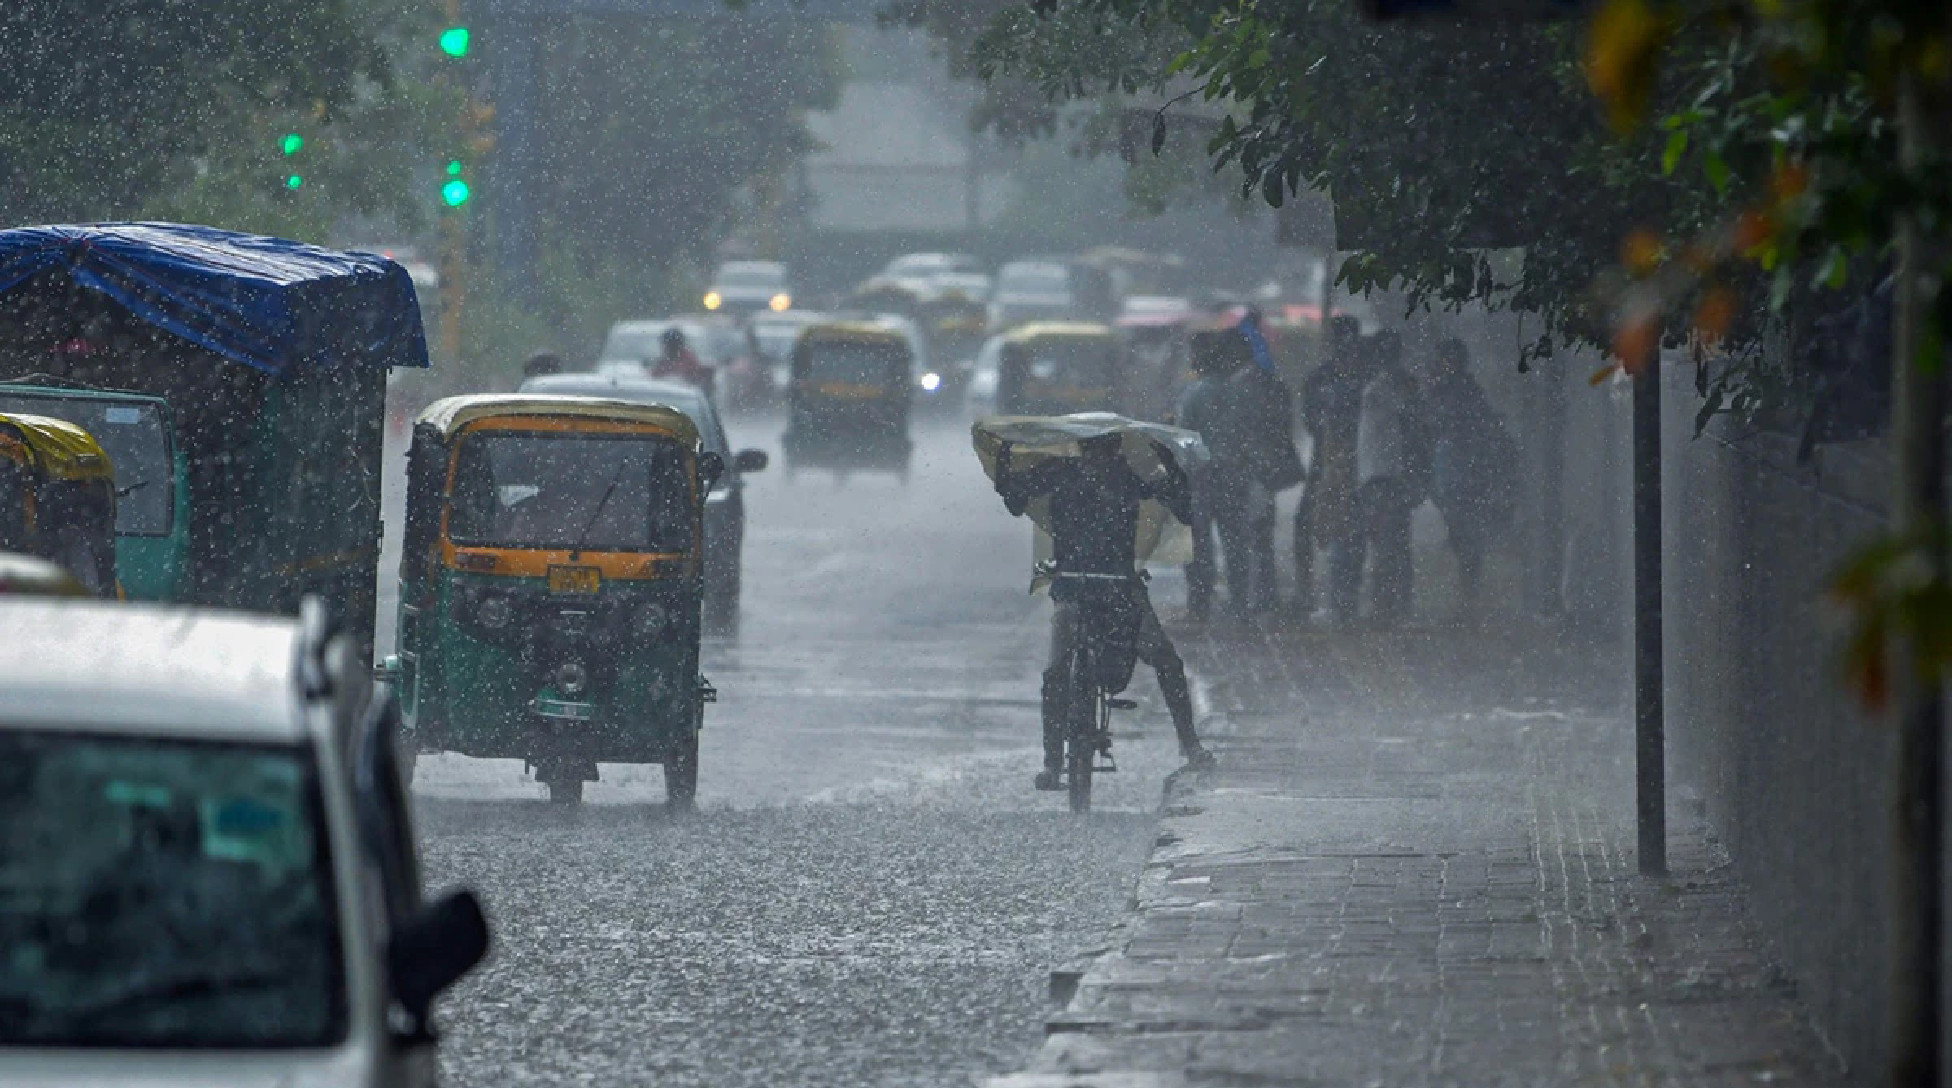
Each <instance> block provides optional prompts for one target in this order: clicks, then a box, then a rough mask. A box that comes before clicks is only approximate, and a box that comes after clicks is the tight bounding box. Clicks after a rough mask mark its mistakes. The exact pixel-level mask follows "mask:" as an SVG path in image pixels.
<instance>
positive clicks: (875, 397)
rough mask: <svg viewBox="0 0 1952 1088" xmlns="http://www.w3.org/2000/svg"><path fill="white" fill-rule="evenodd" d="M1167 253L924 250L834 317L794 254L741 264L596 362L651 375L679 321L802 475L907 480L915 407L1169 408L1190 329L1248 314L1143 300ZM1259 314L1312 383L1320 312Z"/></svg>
mask: <svg viewBox="0 0 1952 1088" xmlns="http://www.w3.org/2000/svg"><path fill="white" fill-rule="evenodd" d="M1161 263H1164V262H1163V261H1162V259H1160V258H1156V257H1153V256H1150V255H1146V254H1140V253H1134V252H1132V251H1125V250H1099V251H1093V252H1091V253H1087V254H1084V255H1081V256H1078V257H1072V258H1039V259H1031V260H1019V261H1011V262H1008V263H1006V264H1004V265H1002V266H1001V267H1000V268H999V269H998V270H997V272H996V275H995V276H994V277H992V276H991V275H989V274H988V273H986V272H985V271H984V270H983V266H982V265H981V264H980V262H978V261H977V260H976V259H975V258H973V257H970V256H967V255H963V254H953V253H910V254H904V255H901V256H897V257H895V258H893V259H892V260H890V261H889V262H888V263H887V264H886V265H885V266H884V267H883V268H882V269H881V270H880V271H879V272H877V273H876V274H874V275H873V276H870V277H868V278H867V279H866V280H864V281H862V282H861V283H860V284H858V285H857V286H856V287H855V288H854V289H853V290H852V291H851V292H849V293H848V295H847V296H846V297H845V298H844V299H842V300H840V301H839V303H838V305H837V306H836V307H834V308H832V309H826V310H820V309H809V308H806V307H804V306H803V305H801V303H800V301H799V299H800V298H801V297H802V296H801V295H800V294H798V293H796V288H795V285H794V284H793V282H792V279H791V275H790V273H789V270H788V268H787V267H786V266H785V265H784V264H781V263H779V262H772V261H733V262H728V263H727V264H725V265H724V266H722V267H721V268H720V270H719V272H718V274H717V275H716V276H714V278H713V279H712V281H711V284H710V286H709V287H708V288H707V289H706V291H705V293H704V295H703V298H702V303H703V305H704V307H705V310H704V312H701V313H696V314H679V315H674V316H670V317H665V318H658V319H646V320H631V321H622V322H618V323H617V324H616V325H614V326H612V327H611V329H610V331H609V334H608V336H607V337H606V339H605V341H604V344H603V347H602V349H601V351H600V352H599V354H598V358H597V360H596V363H595V365H594V368H593V372H594V374H595V375H596V376H598V377H602V378H607V379H616V380H644V379H646V378H647V377H648V376H649V375H650V374H651V373H653V372H654V371H655V370H656V369H657V364H658V360H659V356H660V351H661V346H660V345H661V344H662V342H663V341H664V339H665V338H666V337H667V336H668V335H670V334H671V333H672V332H673V331H674V330H675V331H676V332H677V333H678V334H681V335H682V336H683V338H684V341H685V343H686V344H687V345H688V347H689V349H690V350H691V351H693V352H695V353H696V355H697V356H698V357H699V359H700V361H701V362H702V363H703V364H704V365H705V366H706V367H708V368H709V369H710V371H711V373H712V379H711V382H710V383H709V384H710V388H711V395H712V396H713V397H714V398H715V399H716V400H717V401H718V402H719V403H721V404H723V405H724V406H725V408H726V410H727V411H728V412H731V413H739V414H747V413H753V412H758V411H762V410H764V411H775V412H780V413H783V414H784V416H785V421H786V426H785V431H784V433H783V435H782V452H783V458H784V468H785V470H786V472H787V473H788V474H789V475H794V474H797V473H798V472H800V471H801V470H806V469H816V470H831V471H833V472H834V473H836V474H840V475H845V474H847V473H850V472H856V471H887V472H893V473H895V474H897V475H898V476H901V477H903V478H906V475H907V472H908V466H909V461H910V454H911V450H912V443H911V442H910V440H909V437H908V423H909V420H910V418H911V417H914V416H955V415H959V414H962V413H964V412H974V413H975V414H978V415H989V414H994V415H1049V414H1061V413H1065V412H1081V411H1115V412H1119V413H1121V414H1124V415H1128V416H1131V417H1133V418H1138V419H1154V420H1159V419H1164V418H1166V417H1167V416H1169V415H1170V414H1171V412H1172V406H1173V404H1174V402H1175V400H1176V398H1177V396H1178V393H1179V391H1180V390H1181V389H1182V388H1183V387H1184V385H1185V384H1186V383H1187V382H1188V381H1190V380H1191V376H1192V375H1191V371H1190V361H1191V343H1192V339H1193V337H1194V336H1196V335H1198V334H1199V333H1201V332H1202V331H1203V330H1209V329H1213V328H1216V327H1220V326H1225V325H1230V324H1233V323H1236V322H1238V321H1239V320H1240V319H1241V317H1242V315H1243V313H1244V312H1245V309H1246V307H1245V306H1244V305H1243V304H1242V303H1241V302H1240V300H1237V299H1223V298H1208V299H1206V300H1204V301H1196V300H1194V299H1193V298H1190V297H1187V296H1185V295H1174V294H1149V293H1145V292H1144V291H1142V290H1141V289H1140V287H1141V285H1142V284H1143V283H1144V282H1145V278H1144V275H1143V274H1142V272H1143V271H1144V270H1146V269H1153V268H1154V266H1157V265H1159V264H1161ZM1135 269H1136V270H1139V271H1135ZM1257 314H1258V318H1259V320H1260V323H1261V327H1262V329H1263V332H1264V333H1265V335H1266V339H1267V342H1268V343H1269V345H1270V348H1271V350H1272V351H1273V352H1274V353H1275V356H1276V359H1277V362H1278V363H1280V364H1281V365H1283V366H1284V367H1285V368H1286V369H1288V370H1289V371H1290V375H1289V376H1290V377H1291V378H1292V379H1294V380H1295V381H1297V382H1298V381H1299V378H1300V375H1301V373H1302V372H1303V371H1305V370H1306V368H1307V367H1308V366H1309V365H1310V364H1311V363H1312V357H1313V352H1314V350H1315V345H1316V342H1317V340H1318V333H1319V329H1320V324H1321V316H1320V307H1319V306H1318V305H1309V304H1305V303H1303V304H1286V303H1282V302H1280V300H1279V298H1278V297H1276V298H1274V299H1272V300H1270V302H1269V304H1267V305H1265V306H1263V307H1262V308H1261V309H1259V310H1258V311H1257ZM525 388H529V387H527V386H525Z"/></svg>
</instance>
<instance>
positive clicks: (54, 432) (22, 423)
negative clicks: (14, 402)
mask: <svg viewBox="0 0 1952 1088" xmlns="http://www.w3.org/2000/svg"><path fill="white" fill-rule="evenodd" d="M0 426H5V427H10V428H12V431H11V433H9V432H6V431H0V434H6V435H7V437H9V438H15V439H17V441H18V442H19V443H20V444H21V445H22V446H24V447H25V448H26V452H27V455H28V456H29V457H30V458H31V459H32V461H33V466H34V467H35V468H36V469H38V470H40V471H41V472H43V473H46V474H47V475H48V476H49V477H50V478H52V479H56V480H106V481H109V482H110V483H113V482H114V481H115V467H114V466H113V465H112V464H110V463H109V459H108V454H107V453H106V452H104V451H103V449H102V447H101V443H99V442H96V441H95V436H94V435H91V434H89V433H88V432H87V431H84V430H82V429H81V428H80V427H77V426H75V425H74V424H72V423H69V422H68V421H67V420H65V419H54V418H51V417H49V416H35V415H27V414H26V413H20V412H7V413H0Z"/></svg>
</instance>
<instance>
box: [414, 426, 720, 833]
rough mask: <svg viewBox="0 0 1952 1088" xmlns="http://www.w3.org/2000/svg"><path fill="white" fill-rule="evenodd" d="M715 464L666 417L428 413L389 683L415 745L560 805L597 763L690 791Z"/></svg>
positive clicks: (419, 430)
mask: <svg viewBox="0 0 1952 1088" xmlns="http://www.w3.org/2000/svg"><path fill="white" fill-rule="evenodd" d="M723 471H724V464H723V459H722V458H721V457H720V456H719V455H717V454H715V453H711V452H707V451H702V450H701V449H700V446H699V438H698V430H697V428H696V427H695V426H694V425H693V423H692V421H691V420H690V419H689V418H688V417H686V416H685V415H683V414H682V413H680V412H678V411H677V410H675V409H672V408H668V407H665V406H662V405H656V404H632V403H626V402H624V401H616V400H608V399H603V398H597V397H571V396H548V395H542V394H529V395H524V394H513V395H488V396H467V397H450V398H448V399H446V400H441V401H436V402H435V403H434V404H432V405H430V406H428V408H427V409H426V410H425V411H423V412H422V413H421V414H420V416H419V418H418V419H417V420H416V421H415V423H414V428H413V435H412V443H411V446H410V447H409V450H408V453H407V518H406V522H407V524H406V535H405V539H404V541H403V543H402V548H403V552H402V556H401V560H400V623H399V653H398V655H397V656H396V657H394V658H392V659H390V660H389V661H388V662H387V664H386V666H385V669H386V671H387V672H388V673H389V674H390V678H391V679H392V680H393V681H394V682H395V684H396V685H397V687H398V690H399V694H400V700H401V705H402V709H403V710H404V711H405V713H406V720H407V724H408V729H409V732H410V734H411V737H412V740H413V742H414V743H413V745H412V747H413V748H414V750H416V751H452V752H460V753H463V754H466V755H470V756H483V757H499V758H519V759H522V760H524V761H525V762H526V763H527V765H528V766H529V768H531V769H532V770H533V771H534V773H535V777H536V779H537V781H539V782H541V783H542V784H543V785H544V786H545V787H547V789H548V791H549V798H550V800H552V801H555V802H559V803H566V804H575V803H577V802H579V801H581V800H582V794H583V783H585V782H588V781H591V780H594V779H595V778H596V777H597V764H598V763H599V762H603V763H661V764H663V765H664V780H665V788H666V794H667V797H668V802H669V804H670V805H671V806H672V807H674V808H687V807H690V806H691V805H692V804H693V803H694V800H695V798H696V795H697V789H698V731H699V729H700V727H701V726H702V725H703V723H704V706H705V704H706V703H708V702H711V701H712V699H713V697H714V692H713V690H712V688H711V685H710V684H709V683H707V682H706V680H705V678H704V677H703V676H702V675H700V673H699V661H698V652H699V620H700V616H699V613H700V603H701V601H702V599H703V581H702V579H701V575H700V571H701V567H700V559H701V540H702V531H703V522H702V519H703V514H704V503H705V495H706V494H707V492H709V491H710V490H711V487H712V485H713V483H714V482H715V481H716V480H717V479H718V477H719V476H720V474H721V473H723Z"/></svg>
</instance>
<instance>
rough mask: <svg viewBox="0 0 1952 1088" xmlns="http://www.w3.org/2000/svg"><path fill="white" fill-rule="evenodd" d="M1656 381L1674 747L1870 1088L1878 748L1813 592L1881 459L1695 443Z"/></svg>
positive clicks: (1884, 472) (1843, 543) (1879, 851)
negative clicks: (1662, 408)
mask: <svg viewBox="0 0 1952 1088" xmlns="http://www.w3.org/2000/svg"><path fill="white" fill-rule="evenodd" d="M1677 362H1679V364H1680V365H1670V366H1669V367H1668V375H1667V378H1668V381H1667V384H1666V386H1665V393H1666V398H1665V399H1666V408H1667V413H1666V415H1667V418H1666V419H1665V421H1664V423H1665V430H1664V447H1665V450H1666V473H1665V480H1664V485H1665V487H1664V489H1665V493H1666V497H1667V510H1666V518H1667V524H1666V530H1667V533H1666V541H1665V553H1666V556H1667V560H1666V562H1667V581H1666V594H1665V607H1666V635H1667V685H1668V686H1667V692H1668V696H1667V697H1668V704H1667V706H1668V714H1667V721H1668V747H1669V759H1670V765H1671V767H1672V768H1673V774H1674V777H1675V778H1676V779H1677V780H1678V781H1679V782H1681V783H1683V784H1685V785H1687V786H1689V787H1692V792H1693V793H1695V794H1696V795H1698V796H1699V798H1700V799H1701V800H1702V801H1703V802H1704V803H1705V804H1706V806H1707V810H1708V815H1709V818H1710V820H1711V821H1712V823H1713V824H1714V826H1715V827H1716V829H1717V830H1718V831H1719V833H1720V834H1721V836H1722V837H1723V840H1724V842H1725V843H1726V844H1727V846H1728V848H1729V851H1730V853H1731V854H1732V856H1733V857H1734V859H1735V864H1736V866H1737V867H1738V869H1739V871H1740V873H1741V875H1742V877H1743V878H1744V880H1745V881H1746V882H1747V884H1748V886H1749V888H1750V889H1751V892H1752V896H1753V906H1754V909H1755V912H1756V915H1757V917H1758V920H1759V922H1760V925H1761V927H1762V929H1763V931H1764V933H1765V935H1766V937H1767V939H1768V940H1769V941H1770V942H1771V944H1772V945H1773V948H1772V951H1773V952H1774V953H1775V955H1776V957H1777V958H1778V959H1779V960H1780V962H1781V963H1782V964H1783V965H1784V966H1785V968H1786V969H1787V971H1788V973H1789V975H1790V977H1791V979H1792V981H1793V982H1794V983H1795V985H1796V988H1797V990H1798V992H1799V994H1800V996H1801V997H1802V999H1803V1001H1804V1002H1805V1003H1806V1004H1807V1006H1808V1008H1809V1009H1810V1012H1811V1014H1812V1017H1813V1019H1814V1020H1815V1021H1816V1026H1817V1028H1818V1030H1819V1031H1820V1032H1821V1033H1822V1034H1823V1035H1824V1036H1825V1037H1826V1038H1827V1039H1828V1041H1829V1042H1830V1044H1831V1045H1832V1046H1833V1047H1834V1048H1835V1049H1836V1050H1837V1051H1838V1053H1839V1054H1840V1055H1841V1056H1842V1057H1843V1058H1844V1059H1845V1061H1846V1062H1847V1063H1848V1065H1849V1066H1850V1068H1851V1069H1852V1070H1853V1078H1852V1079H1853V1080H1854V1081H1858V1082H1868V1080H1869V1079H1870V1074H1872V1073H1873V1072H1874V1071H1875V1070H1876V1069H1877V1068H1878V1067H1879V1054H1880V1048H1881V1045H1882V1038H1881V1036H1882V1030H1883V1029H1882V1023H1883V1009H1884V1001H1885V994H1884V981H1883V980H1884V974H1883V968H1884V963H1885V959H1884V946H1883V941H1884V939H1885V935H1886V932H1887V930H1886V927H1885V924H1884V921H1885V917H1886V909H1887V896H1886V883H1885V872H1886V866H1887V863H1888V854H1889V835H1888V827H1887V822H1886V820H1887V816H1886V805H1885V800H1886V797H1887V790H1888V785H1889V781H1890V778H1891V775H1890V771H1889V760H1890V756H1891V753H1890V746H1889V740H1890V732H1889V730H1888V729H1887V728H1885V727H1884V726H1883V725H1882V724H1881V723H1879V722H1877V721H1875V720H1873V719H1871V718H1869V717H1867V716H1866V715H1865V714H1864V713H1862V712H1861V711H1860V710H1859V709H1858V708H1857V707H1856V705H1855V704H1854V703H1853V701H1852V700H1851V698H1850V697H1849V696H1847V695H1846V694H1845V693H1844V692H1843V690H1842V688H1841V685H1840V684H1839V668H1838V662H1839V653H1838V646H1837V637H1838V634H1839V632H1838V629H1837V628H1838V624H1837V617H1836V616H1835V615H1833V614H1832V613H1831V612H1830V610H1829V609H1828V608H1827V607H1826V606H1825V604H1824V602H1823V598H1822V594H1823V587H1824V585H1825V584H1826V582H1827V580H1828V578H1829V577H1830V575H1831V574H1832V573H1833V572H1834V570H1835V569H1836V567H1837V565H1838V564H1839V563H1841V562H1842V561H1843V560H1844V559H1845V558H1846V557H1847V556H1848V555H1850V554H1851V552H1852V551H1853V549H1854V548H1855V547H1856V546H1857V545H1858V544H1860V543H1861V542H1863V541H1864V540H1865V539H1866V538H1867V537H1869V536H1870V535H1872V534H1874V533H1876V532H1877V531H1878V530H1879V529H1880V528H1881V527H1882V525H1883V523H1884V513H1883V510H1884V504H1885V502H1886V491H1887V490H1888V488H1889V483H1888V480H1889V466H1888V460H1887V458H1886V456H1885V452H1884V449H1883V447H1882V445H1881V444H1879V443H1858V444H1853V445H1849V446H1838V447H1830V448H1826V449H1823V450H1821V451H1820V452H1819V453H1818V455H1817V459H1816V461H1815V462H1814V463H1813V464H1810V465H1798V464H1796V462H1795V439H1794V437H1793V436H1785V435H1779V434H1771V433H1763V432H1744V431H1743V430H1742V429H1740V428H1737V427H1731V426H1717V427H1714V428H1712V429H1711V431H1710V433H1709V434H1706V435H1703V436H1702V437H1700V438H1698V439H1697V438H1693V437H1692V435H1693V430H1694V422H1693V420H1694V412H1695V409H1696V406H1697V405H1698V404H1699V401H1698V400H1697V398H1696V397H1695V396H1694V392H1693V389H1692V388H1691V382H1690V378H1691V368H1690V367H1688V366H1687V365H1686V363H1685V361H1681V360H1677Z"/></svg>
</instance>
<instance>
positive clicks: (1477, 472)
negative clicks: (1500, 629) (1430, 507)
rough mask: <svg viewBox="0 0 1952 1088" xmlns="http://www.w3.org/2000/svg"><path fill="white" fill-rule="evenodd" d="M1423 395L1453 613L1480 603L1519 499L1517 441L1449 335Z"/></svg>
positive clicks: (1471, 611) (1468, 613) (1465, 614)
mask: <svg viewBox="0 0 1952 1088" xmlns="http://www.w3.org/2000/svg"><path fill="white" fill-rule="evenodd" d="M1424 397H1425V400H1426V402H1427V404H1428V406H1429V420H1430V429H1431V433H1432V436H1433V442H1434V454H1433V465H1432V472H1431V488H1430V498H1431V501H1432V502H1433V503H1435V504H1436V507H1437V510H1438V512H1439V513H1441V514H1443V516H1444V535H1445V540H1446V543H1448V544H1449V546H1450V550H1451V554H1452V555H1453V556H1455V557H1456V560H1457V605H1456V614H1455V617H1454V618H1455V619H1457V620H1459V621H1463V620H1468V619H1470V618H1471V617H1473V616H1475V615H1476V614H1477V612H1478V609H1479V607H1480V605H1481V604H1482V597H1483V589H1484V560H1485V553H1486V551H1487V549H1488V548H1489V546H1490V543H1491V540H1492V538H1493V537H1494V536H1495V535H1496V534H1497V533H1498V532H1500V531H1502V530H1503V529H1504V528H1505V527H1506V526H1507V525H1509V524H1510V523H1511V519H1512V516H1513V514H1514V512H1515V510H1516V507H1517V503H1518V489H1517V485H1518V477H1517V473H1518V467H1519V465H1518V462H1519V453H1518V446H1517V444H1516V443H1515V442H1513V441H1512V438H1511V432H1510V431H1508V430H1506V429H1505V422H1504V420H1502V419H1500V418H1499V417H1498V412H1497V410H1496V409H1494V408H1492V407H1491V402H1490V400H1488V399H1487V398H1486V397H1485V395H1484V389H1483V388H1482V387H1481V386H1479V385H1478V383H1477V379H1475V378H1473V377H1472V376H1471V355H1470V350H1469V349H1468V348H1466V347H1465V346H1464V341H1462V340H1459V339H1457V338H1455V337H1452V338H1450V339H1447V340H1444V341H1442V342H1440V343H1439V344H1438V345H1437V350H1436V352H1435V353H1434V354H1433V355H1432V356H1431V357H1430V363H1429V368H1428V383H1427V385H1426V387H1425V390H1424Z"/></svg>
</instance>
